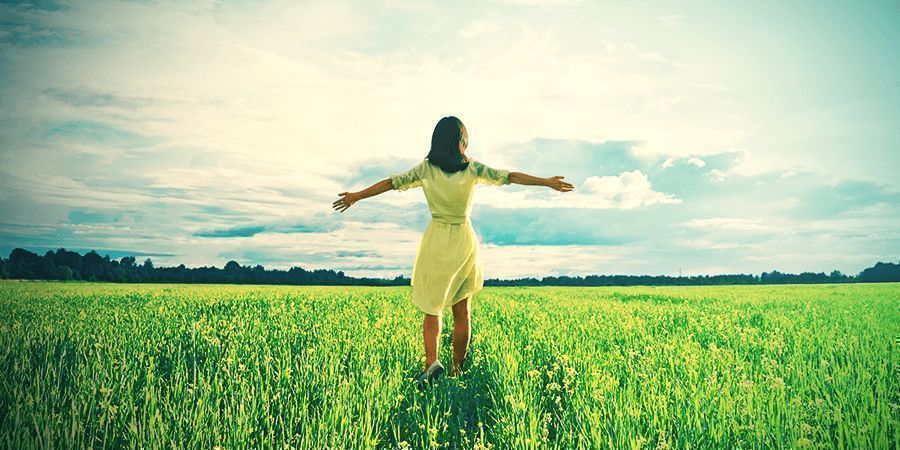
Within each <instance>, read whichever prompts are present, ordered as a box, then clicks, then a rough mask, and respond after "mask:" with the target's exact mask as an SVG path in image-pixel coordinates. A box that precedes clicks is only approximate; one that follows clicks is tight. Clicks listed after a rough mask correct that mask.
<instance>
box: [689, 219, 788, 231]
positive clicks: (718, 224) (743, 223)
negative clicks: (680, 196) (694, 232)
mask: <svg viewBox="0 0 900 450" xmlns="http://www.w3.org/2000/svg"><path fill="white" fill-rule="evenodd" d="M684 225H685V226H688V227H692V228H710V229H720V230H732V231H758V232H772V231H777V230H779V229H780V228H781V227H779V226H778V225H774V224H771V223H767V220H765V219H762V218H742V217H711V218H708V219H692V220H689V221H687V222H685V223H684Z"/></svg>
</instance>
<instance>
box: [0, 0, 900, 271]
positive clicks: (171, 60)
mask: <svg viewBox="0 0 900 450" xmlns="http://www.w3.org/2000/svg"><path fill="white" fill-rule="evenodd" d="M897 5H898V4H897V3H896V2H890V1H875V2H837V1H834V2H816V3H810V2H774V1H772V2H689V3H679V4H674V3H672V2H640V4H637V3H635V2H629V3H626V2H621V3H612V2H587V1H584V2H579V1H565V0H557V1H540V0H531V1H526V0H523V1H496V2H455V3H454V4H453V6H452V7H450V6H447V5H446V4H442V3H427V2H418V1H404V0H391V1H384V2H352V3H343V2H333V1H309V2H293V1H283V2H278V1H273V2H269V1H254V2H216V1H207V2H194V3H191V4H189V5H185V4H182V3H181V2H93V1H79V2H30V3H15V2H12V3H8V2H4V3H2V4H0V16H2V17H4V20H3V21H2V22H0V103H2V104H3V108H2V109H0V123H2V124H3V126H2V127H0V151H2V153H0V163H2V164H0V192H2V193H0V211H2V213H0V252H2V253H3V255H4V256H5V255H8V253H9V251H10V250H12V249H13V248H15V247H24V248H28V249H31V250H33V251H40V252H43V251H46V250H47V249H49V248H58V247H65V248H68V249H75V250H82V251H83V250H87V249H97V250H98V251H99V252H100V253H101V254H106V253H108V254H110V256H111V257H121V256H123V255H127V254H134V255H138V256H144V255H147V256H149V257H151V258H152V259H153V260H154V262H156V264H157V265H177V264H180V263H184V264H186V265H187V266H189V267H194V266H202V265H215V266H219V267H221V266H223V265H224V263H225V262H227V261H228V260H231V259H234V260H236V261H238V262H240V263H242V264H251V265H252V264H263V265H265V266H266V267H270V268H271V267H278V268H288V267H291V266H294V265H299V266H303V267H305V268H334V269H336V270H343V271H345V272H346V273H348V274H351V275H357V276H384V277H394V276H396V275H399V274H403V275H406V276H409V275H410V273H411V269H412V262H413V259H414V257H415V252H416V248H417V246H418V242H419V239H420V237H421V234H422V232H423V231H424V229H425V226H426V225H427V223H428V220H429V214H428V209H427V206H426V204H425V199H424V195H423V193H422V192H421V190H418V189H417V190H410V191H405V192H402V193H401V192H396V191H391V192H387V193H385V194H383V195H381V196H379V197H376V198H371V199H367V200H364V201H362V202H359V203H357V204H356V205H354V206H353V207H351V208H350V209H349V210H347V211H346V212H344V213H343V214H339V213H336V212H333V211H332V209H331V203H332V202H333V201H334V200H335V199H336V198H337V193H339V192H342V191H346V190H360V189H363V188H365V187H367V186H369V185H371V184H373V183H376V182H378V181H380V180H382V179H384V178H386V177H387V176H388V175H389V174H391V173H397V172H399V171H402V170H406V169H408V168H409V167H412V166H413V165H414V164H416V163H417V162H418V161H420V160H421V158H423V157H424V156H425V154H426V153H427V150H428V148H427V147H428V144H429V141H430V135H431V132H432V130H433V127H434V124H435V123H436V122H437V120H438V119H440V118H441V117H443V116H445V115H456V116H458V117H460V118H461V119H462V120H463V121H464V122H465V123H466V125H467V127H468V129H469V133H470V145H469V149H468V151H467V153H468V154H470V155H472V156H474V157H475V158H477V159H479V160H481V161H482V162H484V163H486V164H488V165H490V166H493V167H498V168H504V169H508V170H512V171H522V172H527V173H530V174H533V175H536V176H544V177H546V176H553V175H564V176H566V179H567V180H569V181H570V182H572V183H573V184H575V186H576V189H575V191H573V192H569V193H559V192H556V191H552V190H549V189H546V188H535V187H525V186H503V187H496V186H486V185H485V186H480V187H479V188H478V192H476V194H475V200H474V201H475V205H474V207H473V212H472V220H473V224H474V227H475V229H476V232H477V233H478V235H479V238H480V240H481V249H482V252H483V255H484V259H485V269H486V272H487V274H486V275H487V276H488V277H492V278H493V277H501V278H506V277H519V276H544V275H563V274H568V275H581V274H590V273H597V274H611V273H615V274H619V273H622V274H644V273H647V274H669V275H674V274H678V271H679V269H680V270H681V271H682V273H684V274H686V275H696V274H715V273H759V272H762V271H771V270H773V269H775V270H780V271H789V272H799V271H804V270H812V271H826V272H827V271H830V270H833V269H838V270H841V271H844V272H845V273H850V274H855V273H857V272H859V271H860V270H862V269H863V268H865V267H868V266H871V265H872V264H874V263H875V262H876V261H896V260H897V259H898V257H900V227H897V225H896V224H897V223H900V208H898V205H900V175H898V170H897V168H898V167H900V152H898V150H900V127H897V126H896V123H897V120H898V117H900V83H898V82H897V80H900V33H898V32H897V30H900V7H898V6H897Z"/></svg>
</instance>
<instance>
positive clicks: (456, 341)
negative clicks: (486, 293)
mask: <svg viewBox="0 0 900 450" xmlns="http://www.w3.org/2000/svg"><path fill="white" fill-rule="evenodd" d="M471 335H472V326H471V324H470V322H469V298H468V297H466V298H464V299H462V300H460V301H459V302H458V303H456V304H455V305H453V369H452V371H451V374H452V375H459V372H460V370H462V363H463V361H465V359H466V352H467V351H468V349H469V338H470V337H471Z"/></svg>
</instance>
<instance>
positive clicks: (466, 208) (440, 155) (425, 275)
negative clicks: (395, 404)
mask: <svg viewBox="0 0 900 450" xmlns="http://www.w3.org/2000/svg"><path fill="white" fill-rule="evenodd" d="M468 142H469V136H468V133H467V132H466V127H465V126H464V125H463V123H462V122H461V121H460V120H459V119H457V118H456V117H453V116H449V117H444V118H442V119H441V120H440V121H439V122H438V123H437V126H435V128H434V133H433V134H432V136H431V151H429V152H428V156H427V157H426V158H425V160H423V161H422V162H421V163H419V164H417V165H416V166H415V167H413V168H412V169H409V170H408V171H406V172H403V173H400V174H391V175H390V177H388V178H386V179H384V180H381V181H379V182H378V183H375V184H373V185H372V186H370V187H368V188H366V189H364V190H362V191H359V192H341V193H340V194H339V195H340V196H341V198H340V199H338V200H337V201H335V202H334V203H333V205H332V206H333V207H334V208H335V209H336V210H339V211H340V212H344V211H346V210H347V208H349V207H350V206H351V205H353V204H354V203H356V202H357V201H359V200H362V199H364V198H368V197H372V196H374V195H378V194H381V193H382V192H386V191H389V190H391V189H396V190H399V191H404V190H407V189H409V188H413V187H422V188H423V190H424V191H425V198H426V200H427V201H428V208H429V209H430V210H431V222H430V223H429V224H428V227H427V228H426V229H425V233H424V234H423V235H422V241H421V243H420V245H419V250H418V252H417V254H416V259H415V262H414V263H413V271H412V279H411V282H410V284H411V285H412V288H413V294H412V300H413V304H415V305H416V306H417V307H418V308H419V309H420V310H422V312H423V313H424V314H425V319H424V321H423V323H422V335H423V338H424V341H425V371H424V373H423V374H422V375H421V376H420V377H419V385H420V386H421V385H422V384H423V383H425V382H427V381H430V380H433V379H435V378H437V377H439V376H440V375H441V374H442V373H443V372H444V366H443V365H442V364H441V362H440V360H438V356H437V355H438V336H439V335H440V331H441V319H442V317H443V315H444V310H445V309H446V308H447V307H448V306H449V307H451V309H452V310H453V368H452V369H451V372H450V374H451V376H456V375H459V373H460V371H461V370H462V363H463V361H464V360H465V358H466V352H467V350H468V346H469V338H470V335H471V327H470V324H469V311H470V303H471V302H470V301H469V300H470V299H471V298H472V295H473V294H475V293H476V292H478V291H480V290H482V289H483V287H484V272H483V270H484V269H483V265H482V261H481V257H480V255H479V252H478V239H477V237H476V235H475V229H474V228H472V223H471V221H470V220H469V216H470V213H471V211H472V192H473V190H474V187H475V185H476V184H479V183H481V184H493V185H496V186H501V185H504V184H510V183H516V184H523V185H532V186H547V187H549V188H552V189H556V190H557V191H560V192H568V191H571V190H572V189H574V187H573V186H572V185H571V184H569V183H567V182H565V181H563V180H562V179H563V178H565V177H563V176H554V177H550V178H538V177H534V176H531V175H528V174H524V173H521V172H510V171H508V170H501V169H494V168H492V167H488V166H486V165H484V164H482V163H480V162H479V161H476V160H474V159H472V158H469V157H467V156H466V148H467V147H468Z"/></svg>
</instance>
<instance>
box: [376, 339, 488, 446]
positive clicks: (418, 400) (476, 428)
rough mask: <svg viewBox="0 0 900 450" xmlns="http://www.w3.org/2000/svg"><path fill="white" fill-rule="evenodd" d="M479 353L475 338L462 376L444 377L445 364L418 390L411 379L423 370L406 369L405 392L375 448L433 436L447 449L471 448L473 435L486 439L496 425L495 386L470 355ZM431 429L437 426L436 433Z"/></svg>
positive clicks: (424, 443)
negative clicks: (494, 410) (426, 384)
mask: <svg viewBox="0 0 900 450" xmlns="http://www.w3.org/2000/svg"><path fill="white" fill-rule="evenodd" d="M442 340H443V339H442ZM451 345H452V344H451ZM445 348H446V347H445ZM478 354H480V351H479V348H478V342H477V340H476V339H475V336H473V338H472V341H471V342H470V345H469V355H467V358H466V362H465V363H464V364H463V373H462V375H460V376H459V377H456V378H451V377H448V376H447V375H448V374H449V370H450V366H449V365H448V364H445V366H447V372H445V374H444V375H443V376H441V377H440V378H439V379H437V380H435V381H434V382H433V384H431V385H429V386H427V387H425V388H424V389H423V390H421V391H419V390H418V389H417V388H416V383H415V379H416V378H417V377H418V376H419V375H420V374H421V370H422V369H421V368H419V367H415V368H410V369H409V370H407V371H406V372H405V373H404V377H405V379H406V385H407V386H408V387H407V388H405V390H404V392H403V400H402V401H401V402H400V403H399V405H398V407H397V408H396V409H395V410H394V411H392V412H391V417H392V418H393V419H392V423H391V424H389V429H388V430H386V433H384V436H385V438H384V439H383V441H382V442H381V443H379V445H378V447H379V448H402V444H401V443H402V442H406V443H408V444H409V445H410V447H411V448H421V447H423V446H425V447H427V446H428V445H430V443H431V442H432V441H433V440H434V438H435V435H436V439H437V441H438V442H440V443H445V442H446V443H449V447H444V448H451V449H457V448H472V446H473V443H474V441H473V439H474V438H475V437H476V436H479V438H480V439H481V440H482V441H484V442H490V441H491V438H490V433H491V430H492V429H493V426H494V424H495V423H496V418H495V417H494V416H493V414H491V411H492V410H493V408H494V401H493V398H492V395H491V394H492V393H496V392H497V385H496V381H495V377H493V376H491V374H490V373H487V372H486V366H485V365H484V364H480V363H479V361H478V360H477V357H476V356H473V355H478ZM450 364H452V362H451V363H450ZM430 428H435V429H436V430H437V433H434V432H433V431H432V430H430Z"/></svg>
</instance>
